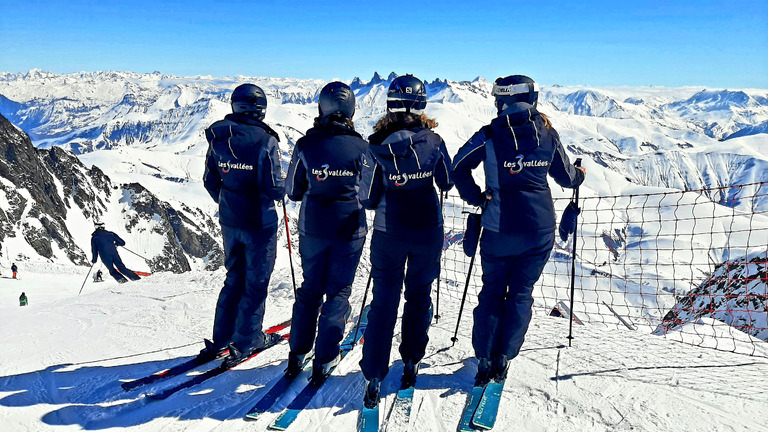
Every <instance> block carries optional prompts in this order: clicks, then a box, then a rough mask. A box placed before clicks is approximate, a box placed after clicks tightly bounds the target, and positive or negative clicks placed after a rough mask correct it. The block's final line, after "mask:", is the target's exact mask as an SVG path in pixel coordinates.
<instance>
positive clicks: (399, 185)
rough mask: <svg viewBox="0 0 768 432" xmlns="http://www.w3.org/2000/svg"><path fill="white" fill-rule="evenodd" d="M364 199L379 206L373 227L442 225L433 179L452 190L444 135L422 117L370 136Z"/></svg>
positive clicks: (362, 191)
mask: <svg viewBox="0 0 768 432" xmlns="http://www.w3.org/2000/svg"><path fill="white" fill-rule="evenodd" d="M368 140H369V142H370V146H369V147H368V156H367V164H366V165H365V166H363V180H362V182H361V184H360V202H361V203H362V204H363V207H365V208H367V209H375V210H376V216H375V217H374V220H373V226H374V229H376V230H379V231H384V232H390V233H392V232H399V231H402V230H423V229H429V228H434V227H436V226H442V224H443V215H442V212H441V209H440V204H439V201H438V198H437V193H436V192H435V187H434V184H437V186H438V187H439V188H440V189H441V190H444V191H446V190H450V189H451V188H452V187H453V183H452V182H451V178H450V166H451V157H450V156H449V155H448V151H447V150H446V149H445V142H443V139H442V138H440V135H438V134H436V133H435V132H432V130H430V129H428V128H425V127H423V126H422V125H421V123H420V122H417V123H412V124H393V125H392V126H391V127H389V128H386V129H384V130H381V131H379V132H377V133H375V134H373V135H371V136H370V137H368Z"/></svg>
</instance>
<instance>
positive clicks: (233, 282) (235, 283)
mask: <svg viewBox="0 0 768 432" xmlns="http://www.w3.org/2000/svg"><path fill="white" fill-rule="evenodd" d="M276 234H277V225H274V226H271V227H267V228H262V229H257V230H246V229H240V228H235V227H230V226H226V225H222V226H221V235H222V237H223V239H224V254H225V258H224V266H225V267H226V268H227V277H226V279H225V280H224V287H223V288H222V289H221V292H220V293H219V300H218V302H217V303H216V317H215V318H214V321H213V343H214V344H215V345H216V346H218V347H223V346H225V345H227V344H228V343H229V342H233V343H234V344H235V347H236V348H237V349H239V350H241V351H247V350H250V349H252V348H260V347H261V346H263V345H264V333H262V331H261V325H262V321H263V319H264V302H265V301H266V299H267V288H268V287H269V278H270V276H271V275H272V270H273V269H274V267H275V253H276V245H277V236H276Z"/></svg>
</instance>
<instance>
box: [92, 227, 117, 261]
mask: <svg viewBox="0 0 768 432" xmlns="http://www.w3.org/2000/svg"><path fill="white" fill-rule="evenodd" d="M117 246H125V240H123V239H121V238H120V236H119V235H117V234H115V233H113V232H112V231H107V230H105V229H103V228H97V229H96V231H94V232H93V234H91V253H92V255H93V257H92V258H91V262H93V263H95V262H96V260H97V258H98V257H99V254H101V260H102V261H104V262H112V257H114V256H115V255H117Z"/></svg>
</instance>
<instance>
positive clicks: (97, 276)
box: [93, 270, 104, 282]
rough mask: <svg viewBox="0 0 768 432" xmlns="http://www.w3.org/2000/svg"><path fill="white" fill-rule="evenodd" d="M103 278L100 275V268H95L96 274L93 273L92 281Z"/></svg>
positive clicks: (98, 280) (99, 280)
mask: <svg viewBox="0 0 768 432" xmlns="http://www.w3.org/2000/svg"><path fill="white" fill-rule="evenodd" d="M103 280H104V278H103V277H102V273H101V270H97V271H96V274H94V275H93V281H94V282H102V281H103Z"/></svg>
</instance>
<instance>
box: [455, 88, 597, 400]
mask: <svg viewBox="0 0 768 432" xmlns="http://www.w3.org/2000/svg"><path fill="white" fill-rule="evenodd" d="M538 90H539V88H538V84H536V83H535V82H534V81H533V80H532V79H530V78H528V77H526V76H522V75H513V76H508V77H503V78H499V79H497V80H496V82H495V83H494V86H493V95H494V96H495V97H496V107H497V109H498V117H496V118H495V119H493V120H492V121H491V124H490V125H488V126H485V127H483V128H482V129H480V130H479V131H478V132H477V133H475V134H474V135H473V136H472V138H470V140H469V141H468V142H467V143H466V144H464V145H463V146H462V147H461V148H460V149H459V152H458V153H457V154H456V157H455V158H454V161H455V162H454V165H453V173H452V178H453V180H454V182H455V183H456V188H457V189H458V191H459V194H460V195H461V197H462V198H463V199H464V200H465V201H467V202H468V203H469V204H472V205H475V206H481V207H483V208H484V211H483V215H482V229H483V233H482V236H481V238H480V257H481V261H482V266H483V288H482V290H481V292H480V295H479V296H478V305H477V307H476V308H475V311H474V328H473V332H472V344H473V346H474V349H475V356H476V357H477V359H478V373H477V375H476V377H475V384H476V385H485V384H486V383H487V382H488V381H490V380H491V379H495V380H500V379H502V378H503V377H505V376H506V371H507V367H508V364H509V360H511V359H512V358H514V357H515V356H517V354H518V353H519V352H520V347H521V346H522V344H523V340H524V338H525V333H526V332H527V330H528V325H529V323H530V320H531V306H532V305H533V295H532V292H533V285H534V283H536V281H537V280H538V279H539V276H541V272H542V270H543V268H544V265H545V264H546V263H547V260H548V259H549V254H550V252H551V250H552V246H553V244H554V233H555V211H554V207H553V205H552V195H551V193H550V189H549V185H548V183H547V174H549V175H550V176H552V178H554V180H555V181H556V182H557V183H558V184H559V185H561V186H563V187H567V188H576V187H578V186H579V185H580V184H581V183H582V182H583V181H584V177H585V175H586V171H585V170H584V169H583V168H578V169H577V167H574V166H573V165H571V164H570V162H569V161H568V156H567V155H566V154H565V150H564V149H563V146H562V144H561V143H560V138H559V136H558V134H557V132H556V131H555V130H554V129H553V128H552V126H551V125H550V123H549V120H548V119H547V118H546V117H545V116H544V115H543V114H541V113H539V112H538V111H537V110H536V101H537V98H538ZM481 163H483V167H484V169H485V182H486V188H485V191H483V190H481V189H480V187H479V186H478V185H477V184H475V181H474V179H473V177H472V170H473V169H475V168H476V167H477V166H478V165H480V164H481Z"/></svg>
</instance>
